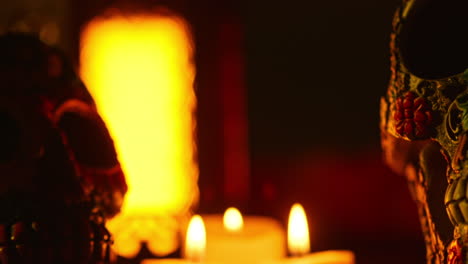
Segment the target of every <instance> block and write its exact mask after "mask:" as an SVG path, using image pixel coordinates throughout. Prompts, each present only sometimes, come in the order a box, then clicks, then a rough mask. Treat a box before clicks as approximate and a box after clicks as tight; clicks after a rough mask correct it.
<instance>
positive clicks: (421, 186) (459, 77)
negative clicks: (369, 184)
mask: <svg viewBox="0 0 468 264" xmlns="http://www.w3.org/2000/svg"><path fill="white" fill-rule="evenodd" d="M390 48H391V79H390V83H389V87H388V91H387V94H386V96H384V97H383V98H382V99H381V125H380V126H381V132H382V138H381V141H382V148H383V152H384V158H385V161H386V162H387V164H388V165H389V166H390V167H391V168H392V169H393V170H394V171H396V172H397V173H400V174H403V175H405V176H406V177H407V180H408V182H409V187H410V191H411V193H412V194H413V197H414V200H415V201H416V203H417V206H418V210H419V215H420V219H421V226H422V230H423V234H424V237H425V241H426V249H427V263H451V264H462V263H463V264H465V263H468V1H466V0H443V1H442V0H406V1H403V4H402V5H401V7H400V8H399V9H398V10H397V12H396V14H395V18H394V22H393V33H392V35H391V43H390Z"/></svg>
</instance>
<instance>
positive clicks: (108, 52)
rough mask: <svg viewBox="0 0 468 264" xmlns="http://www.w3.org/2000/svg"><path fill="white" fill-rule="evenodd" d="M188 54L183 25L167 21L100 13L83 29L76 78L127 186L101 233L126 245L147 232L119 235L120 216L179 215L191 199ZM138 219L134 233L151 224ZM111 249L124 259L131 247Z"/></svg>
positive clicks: (194, 193)
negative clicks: (103, 127) (108, 138)
mask: <svg viewBox="0 0 468 264" xmlns="http://www.w3.org/2000/svg"><path fill="white" fill-rule="evenodd" d="M166 13H167V12H166ZM192 49H193V47H192V42H191V39H190V33H189V31H188V29H187V25H186V24H185V23H184V21H183V20H182V19H180V18H178V17H176V16H172V15H166V14H164V15H160V14H158V13H152V14H143V15H140V14H134V15H128V14H126V15H121V14H119V13H115V12H114V13H108V14H106V15H105V16H103V17H101V18H96V19H94V20H93V21H91V22H90V23H89V24H88V25H87V26H86V27H85V28H84V30H83V33H82V39H81V58H80V59H81V75H82V78H83V81H84V82H85V84H86V85H87V86H88V88H89V89H90V92H91V94H92V95H93V97H94V99H95V101H96V104H97V107H98V110H99V112H100V114H101V115H102V117H103V119H104V120H105V121H106V124H107V126H108V127H109V130H110V133H111V135H112V137H113V139H114V143H115V145H116V149H117V152H118V155H119V160H120V162H121V164H122V168H123V170H124V172H125V174H126V179H127V183H128V193H127V195H126V197H125V201H124V205H123V208H122V213H121V214H120V216H118V217H116V218H114V219H113V220H112V222H110V223H109V228H110V229H111V231H115V230H117V229H118V230H119V232H120V233H122V234H125V236H127V238H125V239H126V241H130V239H131V238H133V239H136V240H138V239H142V240H148V239H150V238H147V237H146V236H148V235H147V234H149V233H151V232H146V234H143V232H139V231H132V232H130V231H128V230H127V231H125V232H124V231H122V230H123V229H129V228H133V227H131V226H132V225H130V224H129V223H128V221H122V219H121V218H122V217H125V216H128V215H132V216H135V215H139V216H149V215H154V216H158V217H160V218H161V217H164V216H166V217H167V216H171V217H180V216H181V215H182V216H183V215H184V214H187V213H188V210H189V208H190V206H191V205H192V204H193V203H194V202H195V201H196V199H197V198H198V189H197V185H196V184H197V177H198V168H197V165H196V163H195V161H194V155H195V151H196V147H195V144H194V139H193V133H194V129H195V120H194V114H193V113H194V110H195V106H196V99H195V95H194V91H193V80H194V74H195V69H194V65H193V62H192V55H193V54H192V53H193V50H192ZM135 221H137V220H135ZM135 221H134V222H135ZM138 221H139V222H140V227H138V225H137V226H134V228H141V225H143V226H148V225H151V226H154V224H151V223H150V222H148V221H146V220H144V219H142V218H141V217H140V218H139V220H138ZM138 221H137V222H138ZM142 221H143V222H144V223H143V222H142ZM163 221H165V222H167V219H165V220H163ZM173 221H175V220H173ZM169 225H170V226H173V224H172V223H171V224H169ZM154 228H158V227H157V225H156V226H155V227H154ZM159 228H160V229H164V228H162V227H161V226H159ZM166 230H167V228H166ZM147 231H148V230H147ZM164 232H166V231H164ZM174 232H177V230H176V231H174ZM122 236H123V235H122ZM135 236H139V237H136V238H135ZM164 236H165V237H169V238H168V239H172V240H176V239H177V238H176V237H172V235H170V234H167V235H166V234H164ZM153 239H154V240H156V238H153ZM137 242H138V243H140V242H141V241H137ZM135 243H136V242H135ZM174 244H175V245H174ZM162 245H164V246H166V247H167V245H170V246H169V247H170V248H164V246H162ZM149 246H150V249H153V248H158V249H159V252H153V253H161V254H163V253H170V252H171V250H173V249H175V248H174V246H175V247H177V244H176V243H166V242H163V241H161V240H159V241H155V243H149ZM115 247H116V248H117V249H118V248H121V249H122V251H124V252H126V255H127V256H130V255H131V254H136V253H135V252H134V250H131V252H127V251H129V250H130V249H132V248H134V249H139V247H136V246H135V245H133V246H129V245H128V242H127V243H126V244H124V243H120V240H119V234H117V236H116V243H115ZM161 251H162V252H161ZM119 253H120V252H119Z"/></svg>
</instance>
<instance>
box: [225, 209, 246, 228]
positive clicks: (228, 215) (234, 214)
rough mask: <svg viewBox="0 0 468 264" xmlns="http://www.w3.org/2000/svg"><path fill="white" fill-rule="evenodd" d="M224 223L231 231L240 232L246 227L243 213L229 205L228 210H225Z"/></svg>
mask: <svg viewBox="0 0 468 264" xmlns="http://www.w3.org/2000/svg"><path fill="white" fill-rule="evenodd" d="M223 223H224V228H226V230H228V231H229V232H239V231H241V230H242V228H243V227H244V219H243V218H242V214H241V213H240V212H239V210H237V208H234V207H229V208H228V209H227V210H226V212H224V217H223Z"/></svg>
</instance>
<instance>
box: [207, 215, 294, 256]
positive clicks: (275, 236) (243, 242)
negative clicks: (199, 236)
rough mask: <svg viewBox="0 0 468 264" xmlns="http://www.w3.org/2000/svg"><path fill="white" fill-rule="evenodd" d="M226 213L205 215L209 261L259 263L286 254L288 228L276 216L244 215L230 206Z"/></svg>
mask: <svg viewBox="0 0 468 264" xmlns="http://www.w3.org/2000/svg"><path fill="white" fill-rule="evenodd" d="M229 215H230V218H229V217H228V216H229ZM225 216H226V217H224V219H223V216H222V215H204V216H203V219H204V221H205V226H206V241H207V242H206V252H205V261H206V262H207V263H226V264H231V263H232V264H239V263H242V264H258V263H261V262H262V261H267V260H278V259H281V258H284V257H285V255H286V250H285V249H286V245H285V239H284V238H285V232H284V230H283V228H282V227H281V225H280V223H278V222H277V221H276V220H274V219H272V218H268V217H262V216H246V217H244V218H242V216H241V214H240V213H239V212H238V211H237V212H236V211H235V210H233V209H228V210H227V211H226V214H225ZM236 219H237V220H236ZM242 219H243V221H242ZM223 220H224V221H223ZM239 221H242V222H243V224H239ZM224 223H226V225H228V226H225V224H224ZM229 225H231V229H229Z"/></svg>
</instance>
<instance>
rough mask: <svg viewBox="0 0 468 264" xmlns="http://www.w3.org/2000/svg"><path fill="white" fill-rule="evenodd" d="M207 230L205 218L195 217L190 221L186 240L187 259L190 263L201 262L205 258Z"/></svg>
mask: <svg viewBox="0 0 468 264" xmlns="http://www.w3.org/2000/svg"><path fill="white" fill-rule="evenodd" d="M205 248H206V230H205V224H204V223H203V218H202V217H201V216H199V215H194V216H193V217H192V219H190V222H189V225H188V228H187V236H186V239H185V258H186V259H188V260H189V261H193V262H200V261H201V260H203V258H204V257H205Z"/></svg>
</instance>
